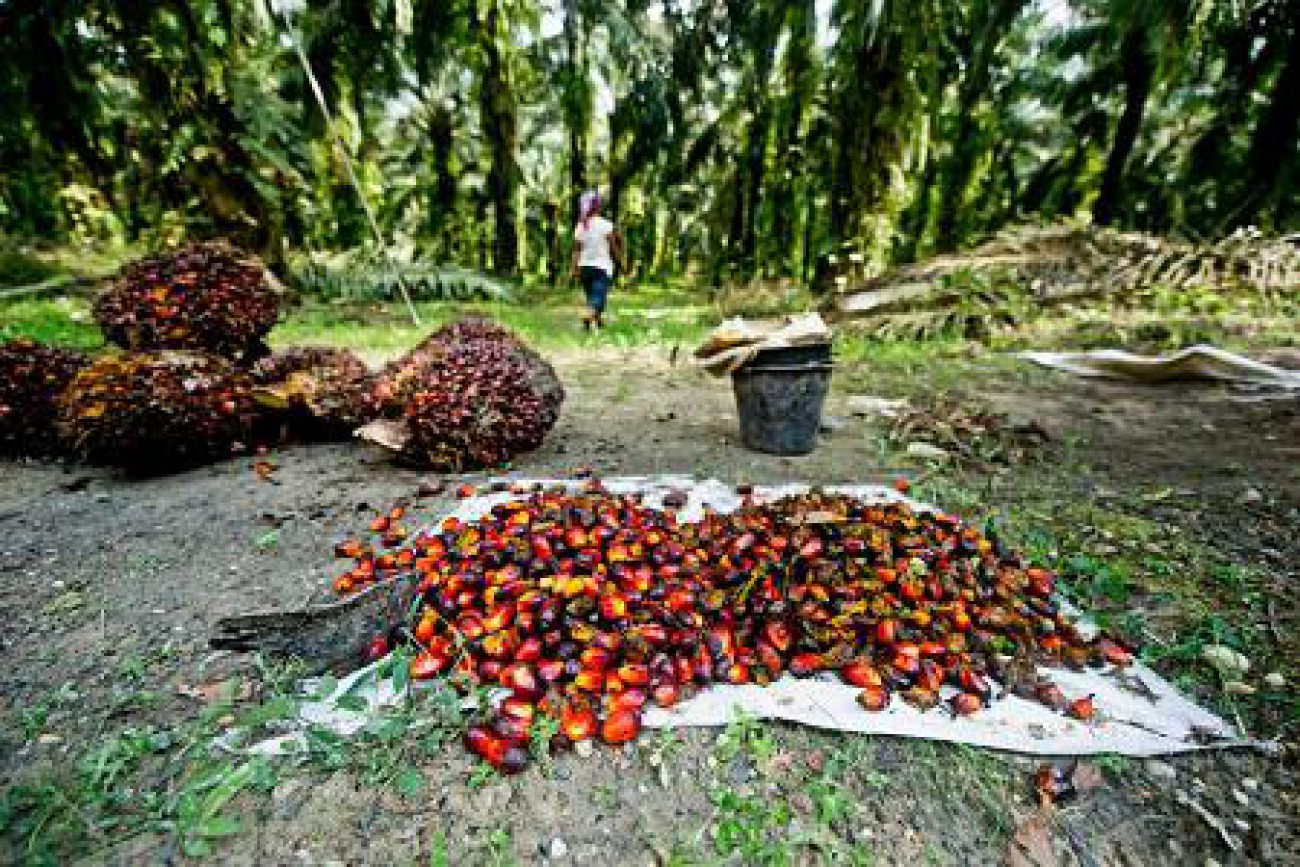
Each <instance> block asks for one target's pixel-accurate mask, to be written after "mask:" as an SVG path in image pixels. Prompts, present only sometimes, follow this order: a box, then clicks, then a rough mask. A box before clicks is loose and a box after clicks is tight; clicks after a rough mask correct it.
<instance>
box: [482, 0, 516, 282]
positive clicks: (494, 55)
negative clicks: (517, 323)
mask: <svg viewBox="0 0 1300 867" xmlns="http://www.w3.org/2000/svg"><path fill="white" fill-rule="evenodd" d="M486 7H487V8H486V12H485V13H484V14H483V15H482V16H481V17H480V15H479V14H478V13H479V9H478V4H477V3H470V22H471V26H472V27H473V28H474V29H475V30H476V31H477V32H478V36H479V47H480V49H481V50H482V52H483V72H482V76H483V77H482V80H481V82H480V83H479V111H480V113H481V116H482V124H483V135H484V137H485V138H486V139H487V141H488V151H489V153H490V155H491V163H490V166H489V168H488V175H487V193H488V197H489V199H490V200H491V202H492V217H493V224H494V226H495V232H494V237H493V243H492V270H493V272H494V273H497V274H504V275H510V274H514V273H515V271H516V270H518V267H519V232H518V226H517V225H516V221H515V190H516V188H517V187H518V184H519V166H518V164H517V163H516V162H515V146H516V138H517V135H518V132H517V119H516V117H515V98H514V93H513V92H512V91H511V89H510V82H509V79H508V78H507V72H506V64H505V58H504V57H503V56H502V47H501V46H502V40H503V38H504V37H503V35H502V33H503V29H504V28H503V26H502V22H501V5H500V3H499V2H498V0H486Z"/></svg>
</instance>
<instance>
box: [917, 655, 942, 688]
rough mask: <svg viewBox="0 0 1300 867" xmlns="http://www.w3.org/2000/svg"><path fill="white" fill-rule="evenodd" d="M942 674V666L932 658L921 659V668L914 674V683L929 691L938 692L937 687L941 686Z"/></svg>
mask: <svg viewBox="0 0 1300 867" xmlns="http://www.w3.org/2000/svg"><path fill="white" fill-rule="evenodd" d="M944 674H945V673H944V670H943V666H941V665H940V664H939V663H937V662H935V661H934V660H933V659H922V660H921V670H920V671H918V672H917V674H916V685H917V686H919V687H921V688H922V689H928V690H930V691H931V692H938V691H939V687H941V686H943V679H944Z"/></svg>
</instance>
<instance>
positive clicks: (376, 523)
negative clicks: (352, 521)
mask: <svg viewBox="0 0 1300 867" xmlns="http://www.w3.org/2000/svg"><path fill="white" fill-rule="evenodd" d="M390 523H391V522H390V521H389V520H388V518H387V517H384V516H382V515H381V516H380V517H378V518H375V519H374V520H373V521H371V522H370V532H372V533H386V532H388V527H389V525H390Z"/></svg>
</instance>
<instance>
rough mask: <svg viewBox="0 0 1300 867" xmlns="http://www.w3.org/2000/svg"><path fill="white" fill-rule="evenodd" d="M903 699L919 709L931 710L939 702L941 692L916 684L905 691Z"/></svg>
mask: <svg viewBox="0 0 1300 867" xmlns="http://www.w3.org/2000/svg"><path fill="white" fill-rule="evenodd" d="M903 700H904V701H906V702H907V703H908V704H910V705H911V706H912V707H914V708H916V709H917V710H929V709H930V708H932V707H935V706H937V705H938V704H939V693H937V692H935V691H934V690H932V689H924V688H922V687H919V686H914V687H912V688H911V689H909V690H908V691H907V692H905V693H903Z"/></svg>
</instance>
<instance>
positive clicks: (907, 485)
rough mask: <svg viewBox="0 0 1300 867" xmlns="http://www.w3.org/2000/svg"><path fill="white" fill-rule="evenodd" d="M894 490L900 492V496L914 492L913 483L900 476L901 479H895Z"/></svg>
mask: <svg viewBox="0 0 1300 867" xmlns="http://www.w3.org/2000/svg"><path fill="white" fill-rule="evenodd" d="M894 490H895V491H898V492H899V493H900V494H906V493H907V492H908V491H910V490H912V483H911V482H909V481H908V480H907V479H905V478H902V477H901V476H900V477H899V478H897V479H894Z"/></svg>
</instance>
